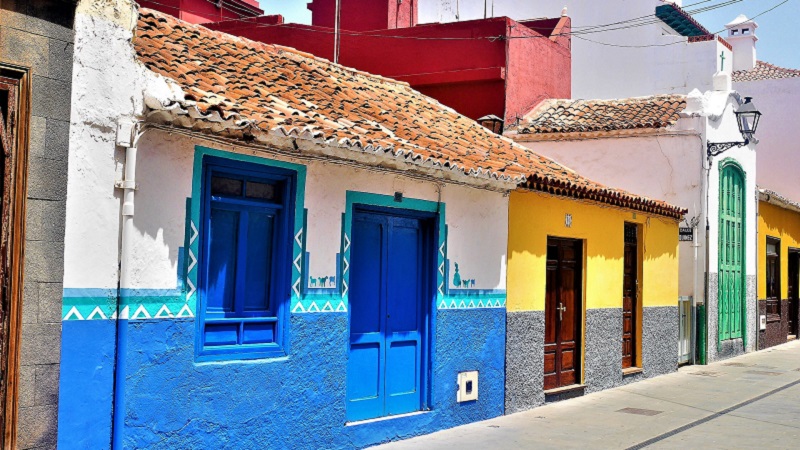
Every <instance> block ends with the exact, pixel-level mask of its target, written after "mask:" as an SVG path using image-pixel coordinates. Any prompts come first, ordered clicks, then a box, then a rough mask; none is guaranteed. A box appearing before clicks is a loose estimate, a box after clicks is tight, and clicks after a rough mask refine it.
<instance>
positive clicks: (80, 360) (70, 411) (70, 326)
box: [58, 320, 116, 449]
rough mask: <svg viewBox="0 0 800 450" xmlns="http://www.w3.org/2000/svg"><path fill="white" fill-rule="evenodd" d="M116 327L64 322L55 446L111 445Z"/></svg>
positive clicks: (109, 322)
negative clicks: (56, 443)
mask: <svg viewBox="0 0 800 450" xmlns="http://www.w3.org/2000/svg"><path fill="white" fill-rule="evenodd" d="M115 337H116V323H115V322H114V321H112V320H85V321H64V322H62V325H61V348H62V352H61V378H60V381H59V402H58V443H59V444H58V446H59V447H60V448H81V449H89V448H90V449H95V448H108V447H109V446H110V445H111V417H112V408H113V404H114V402H113V397H114V394H113V393H114V349H115V344H116V342H115Z"/></svg>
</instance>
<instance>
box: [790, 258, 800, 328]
mask: <svg viewBox="0 0 800 450" xmlns="http://www.w3.org/2000/svg"><path fill="white" fill-rule="evenodd" d="M799 284H800V251H789V290H788V298H789V334H791V335H794V336H797V335H798V331H800V330H798V328H800V326H799V325H800V323H798V317H797V316H798V309H800V304H798V303H800V300H798V299H799V298H800V295H799V293H798V289H800V286H799Z"/></svg>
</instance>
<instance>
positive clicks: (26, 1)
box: [0, 0, 75, 448]
mask: <svg viewBox="0 0 800 450" xmlns="http://www.w3.org/2000/svg"><path fill="white" fill-rule="evenodd" d="M74 9H75V5H74V4H73V3H72V2H69V1H56V0H3V1H2V3H0V61H1V62H3V63H8V64H13V65H16V66H23V67H27V68H29V69H30V75H31V88H32V90H31V122H30V147H29V149H28V152H29V153H28V195H27V197H28V199H27V223H26V236H25V240H26V242H25V273H24V294H23V304H22V343H21V350H20V351H21V354H20V372H19V415H18V422H17V446H18V447H19V448H55V446H56V428H57V418H58V382H59V359H60V349H61V297H62V295H61V293H62V280H63V274H64V262H63V261H64V221H65V199H66V187H67V154H68V148H69V145H68V144H69V126H70V100H71V85H72V53H73V29H72V28H73V16H74ZM21 150H22V151H24V149H21Z"/></svg>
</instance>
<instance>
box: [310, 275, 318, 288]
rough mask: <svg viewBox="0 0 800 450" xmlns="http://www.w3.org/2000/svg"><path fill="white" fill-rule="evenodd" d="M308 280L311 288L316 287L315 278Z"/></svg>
mask: <svg viewBox="0 0 800 450" xmlns="http://www.w3.org/2000/svg"><path fill="white" fill-rule="evenodd" d="M308 279H309V280H311V287H316V286H317V279H316V278H314V277H308Z"/></svg>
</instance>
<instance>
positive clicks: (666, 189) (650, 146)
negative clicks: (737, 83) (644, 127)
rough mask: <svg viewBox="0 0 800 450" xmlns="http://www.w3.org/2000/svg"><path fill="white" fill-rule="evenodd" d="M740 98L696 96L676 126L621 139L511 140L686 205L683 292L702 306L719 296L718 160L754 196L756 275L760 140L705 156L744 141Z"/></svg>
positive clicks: (600, 177)
mask: <svg viewBox="0 0 800 450" xmlns="http://www.w3.org/2000/svg"><path fill="white" fill-rule="evenodd" d="M739 98H740V97H739V95H738V94H737V93H735V92H732V91H709V92H706V93H705V94H703V95H700V94H699V93H695V94H694V95H693V96H690V98H689V99H688V107H687V110H686V111H684V112H683V113H682V118H681V119H680V120H679V121H678V123H677V124H675V125H674V126H672V127H669V128H666V129H662V130H658V131H653V132H647V133H639V134H637V133H636V132H634V133H630V134H628V135H616V136H615V135H606V136H603V135H601V134H600V133H598V134H597V135H596V136H595V137H593V138H581V139H572V138H569V137H562V138H560V139H559V140H550V139H549V138H546V137H545V138H544V139H542V136H539V135H519V136H510V137H512V138H514V139H516V140H517V141H518V142H520V143H521V144H523V145H526V146H527V147H529V148H531V149H532V150H534V151H535V152H537V153H539V154H541V155H544V156H547V157H550V158H552V159H554V160H555V161H557V162H559V163H561V164H564V165H566V166H567V167H570V168H572V169H574V170H576V171H577V172H579V173H581V174H583V175H585V176H587V177H589V178H591V179H593V180H596V181H598V182H600V183H604V184H606V185H610V186H615V187H619V188H622V189H625V190H627V191H630V192H636V193H637V194H641V195H644V196H647V197H650V198H654V199H662V200H665V201H667V202H669V203H670V204H673V205H677V206H680V207H683V208H686V209H687V210H688V213H687V214H686V216H685V220H684V222H683V223H682V224H681V226H682V227H692V226H694V228H695V233H694V235H695V239H696V241H695V242H681V243H680V248H679V264H680V282H679V295H681V296H691V297H693V298H694V299H695V303H696V304H703V303H707V302H712V301H713V300H714V299H715V298H716V293H714V292H706V291H705V279H706V274H707V273H708V274H709V275H711V276H714V277H715V276H716V274H717V273H718V245H717V242H718V241H719V196H720V187H719V176H720V166H719V165H720V163H721V162H722V161H725V160H726V159H728V158H731V159H733V160H735V161H736V162H737V163H738V164H739V165H740V166H741V167H742V169H743V170H744V172H745V182H746V192H750V193H752V195H749V196H748V197H747V201H746V205H747V206H746V221H747V224H746V232H747V235H746V238H747V242H746V247H745V252H746V255H750V256H748V257H747V262H746V275H747V277H748V279H751V278H752V280H753V281H754V280H755V276H756V273H757V272H756V270H757V264H756V258H754V257H753V255H755V254H756V253H755V252H756V245H757V242H756V241H757V239H756V233H755V230H756V229H757V228H756V226H757V213H758V210H757V204H758V202H757V195H756V181H755V176H754V175H755V174H756V144H755V143H751V144H750V145H748V146H746V147H742V148H738V147H734V148H733V149H731V150H728V151H727V152H725V153H723V154H721V155H719V156H717V157H713V158H711V160H710V164H709V160H708V158H707V157H706V148H707V142H734V141H742V140H743V139H742V135H741V133H740V132H739V130H738V126H737V123H736V118H735V115H734V113H733V111H734V108H736V107H737V106H738V105H739ZM528 136H530V137H528ZM706 224H707V225H708V232H706ZM706 265H708V266H707V267H706ZM755 295H756V293H755V291H753V292H752V293H751V292H748V298H747V302H748V314H751V315H752V317H748V321H747V326H748V330H747V331H748V334H752V338H750V339H748V348H749V349H750V350H754V349H755V348H756V347H755V331H756V329H757V328H756V327H757V323H756V317H755V309H754V308H755V301H756V298H755ZM751 297H752V298H751ZM677 300H678V299H676V302H677ZM751 303H752V305H751ZM708 306H709V307H711V305H708ZM715 311H716V310H715ZM710 312H711V311H709V313H710ZM714 322H715V321H714ZM714 326H716V325H715V324H714ZM708 336H709V341H708V342H709V360H710V361H711V360H714V359H715V358H716V347H715V342H716V341H715V340H714V339H712V336H716V329H713V330H712V329H711V328H709V330H708ZM711 347H714V348H713V349H712V348H711Z"/></svg>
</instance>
